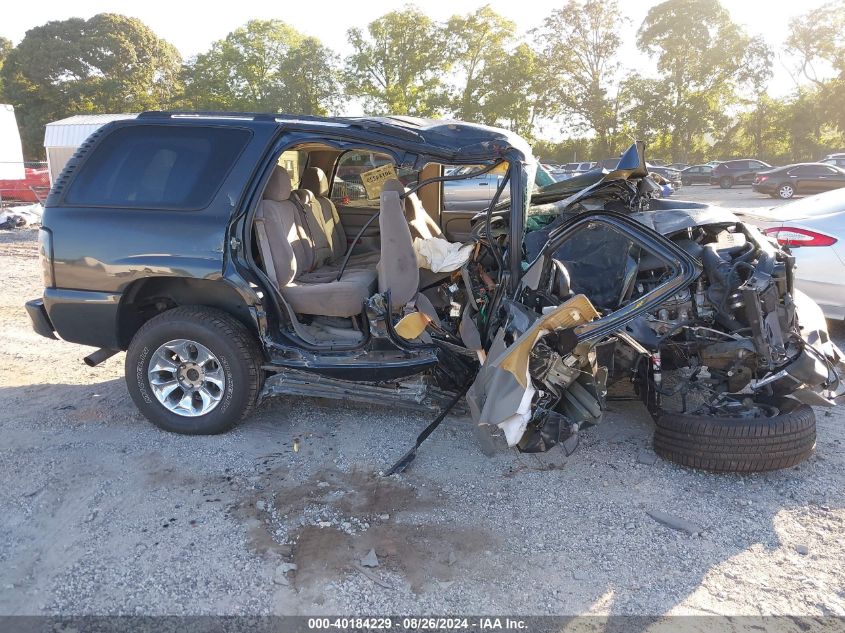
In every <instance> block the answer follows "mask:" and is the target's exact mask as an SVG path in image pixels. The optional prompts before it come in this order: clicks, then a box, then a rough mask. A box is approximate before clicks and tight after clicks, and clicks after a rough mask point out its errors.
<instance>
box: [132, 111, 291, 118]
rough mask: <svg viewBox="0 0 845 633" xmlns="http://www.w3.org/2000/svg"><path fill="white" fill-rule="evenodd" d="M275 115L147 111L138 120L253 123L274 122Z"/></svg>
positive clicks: (267, 113) (263, 113)
mask: <svg viewBox="0 0 845 633" xmlns="http://www.w3.org/2000/svg"><path fill="white" fill-rule="evenodd" d="M276 116H277V115H275V114H272V113H270V112H225V111H220V110H148V111H147V112H142V113H141V114H139V115H138V118H139V119H171V118H173V117H184V118H191V117H196V118H209V119H211V118H214V119H246V118H249V119H252V120H253V121H275V120H276Z"/></svg>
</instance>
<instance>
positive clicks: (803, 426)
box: [654, 398, 816, 473]
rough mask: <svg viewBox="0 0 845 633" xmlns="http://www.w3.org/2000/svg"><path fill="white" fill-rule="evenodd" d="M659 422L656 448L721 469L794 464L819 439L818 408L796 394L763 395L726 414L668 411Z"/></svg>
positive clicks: (682, 460) (690, 463)
mask: <svg viewBox="0 0 845 633" xmlns="http://www.w3.org/2000/svg"><path fill="white" fill-rule="evenodd" d="M655 422H656V424H657V427H656V429H655V431H654V452H655V453H657V454H658V455H660V456H661V457H663V458H665V459H668V460H669V461H673V462H676V463H678V464H681V465H683V466H689V467H691V468H700V469H703V470H710V471H715V472H735V473H751V472H761V471H766V470H777V469H779V468H788V467H790V466H794V465H795V464H798V463H800V462H802V461H804V460H805V459H807V457H809V456H810V454H811V453H812V452H813V447H814V446H815V443H816V416H815V414H814V413H813V410H812V409H811V408H810V407H809V406H807V405H806V404H802V403H800V402H798V401H796V400H792V399H790V398H775V399H771V400H766V401H762V400H761V401H758V402H755V404H754V405H753V406H752V407H751V408H750V409H746V410H744V411H742V412H739V411H737V412H735V413H726V414H725V415H722V416H719V415H688V414H673V413H663V414H661V415H660V416H658V417H657V419H656V420H655Z"/></svg>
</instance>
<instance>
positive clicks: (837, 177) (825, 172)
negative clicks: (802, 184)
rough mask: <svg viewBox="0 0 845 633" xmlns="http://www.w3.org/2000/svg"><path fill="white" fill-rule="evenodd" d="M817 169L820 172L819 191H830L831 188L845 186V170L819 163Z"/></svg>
mask: <svg viewBox="0 0 845 633" xmlns="http://www.w3.org/2000/svg"><path fill="white" fill-rule="evenodd" d="M816 169H817V170H818V172H819V180H818V186H817V191H819V192H822V191H830V190H831V189H839V188H840V187H845V171H843V170H841V169H834V168H833V167H828V166H827V165H818V166H816Z"/></svg>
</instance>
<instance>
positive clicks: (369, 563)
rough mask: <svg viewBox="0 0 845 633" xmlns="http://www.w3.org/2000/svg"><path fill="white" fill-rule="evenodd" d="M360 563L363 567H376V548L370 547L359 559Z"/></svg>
mask: <svg viewBox="0 0 845 633" xmlns="http://www.w3.org/2000/svg"><path fill="white" fill-rule="evenodd" d="M361 564H362V565H363V566H364V567H378V556H376V550H374V549H371V550H370V551H369V552H367V555H366V556H364V558H362V559H361Z"/></svg>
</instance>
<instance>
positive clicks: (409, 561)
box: [0, 187, 845, 615]
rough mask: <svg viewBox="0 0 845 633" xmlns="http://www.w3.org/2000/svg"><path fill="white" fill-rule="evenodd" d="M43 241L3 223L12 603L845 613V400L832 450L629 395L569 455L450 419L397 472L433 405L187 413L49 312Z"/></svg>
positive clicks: (99, 608)
mask: <svg viewBox="0 0 845 633" xmlns="http://www.w3.org/2000/svg"><path fill="white" fill-rule="evenodd" d="M699 191H700V192H701V193H698V192H699ZM684 194H685V195H684V196H683V197H685V198H689V197H693V195H695V196H696V197H706V196H714V197H716V196H718V197H720V198H721V199H722V201H723V202H727V203H728V204H730V197H735V198H736V199H737V200H741V201H745V200H747V199H751V198H757V196H756V195H755V194H752V193H751V192H750V190H748V189H738V190H734V191H733V192H723V191H720V190H717V189H712V190H711V189H710V188H709V187H692V188H688V191H684ZM760 200H762V201H763V202H765V206H768V205H770V204H772V202H773V201H771V200H770V199H767V198H760ZM35 240H36V232H35V231H33V230H18V231H13V232H8V231H4V232H0V263H2V270H4V271H6V281H5V283H4V285H3V289H2V293H0V342H1V344H0V405H2V406H0V433H2V437H3V440H2V443H0V477H1V478H2V481H3V482H4V484H5V485H4V486H2V489H0V614H44V613H61V614H104V613H124V614H133V613H139V614H164V613H166V614H187V613H191V614H199V613H201V614H265V613H285V614H318V613H342V614H354V613H358V614H387V613H394V614H395V613H401V612H414V613H447V612H451V613H458V612H460V613H494V614H523V615H529V614H538V615H539V614H649V615H657V614H666V613H672V614H714V613H716V614H748V615H757V614H796V615H797V614H806V615H831V614H837V615H845V568H843V565H842V560H843V541H845V486H843V483H845V456H843V449H845V430H843V421H845V414H843V412H842V411H835V412H826V411H822V410H819V411H817V415H818V424H819V428H818V445H817V450H816V453H815V455H814V456H813V457H812V458H811V459H810V460H809V461H807V462H806V463H804V464H802V465H800V466H799V467H796V468H793V469H791V470H787V471H782V472H775V473H771V474H765V475H755V476H725V475H711V474H706V473H701V472H695V471H692V470H687V469H684V468H681V467H678V466H674V465H672V464H669V463H667V462H664V461H661V460H659V459H655V456H654V454H653V453H651V451H650V438H651V422H650V420H649V418H648V416H647V415H646V414H645V412H644V410H643V409H642V408H641V407H640V406H635V405H634V404H631V403H624V402H617V403H612V406H611V411H610V413H609V414H608V415H607V416H606V419H605V422H604V423H603V424H602V425H601V426H599V427H596V428H593V429H591V430H589V431H587V432H585V433H583V437H582V441H581V447H580V448H579V449H578V451H577V452H576V453H575V454H574V455H572V456H570V457H569V458H565V457H564V456H563V455H562V453H561V452H560V451H559V450H558V451H554V452H552V453H551V454H550V455H548V456H547V457H545V458H543V459H537V458H534V457H529V456H520V455H518V454H516V453H515V452H510V451H504V452H500V453H499V454H498V455H496V456H494V457H493V458H487V457H484V456H483V455H482V453H481V451H480V450H479V448H478V446H477V443H476V440H475V437H474V435H473V433H472V430H471V428H470V426H469V424H468V423H467V422H466V421H464V420H459V419H450V420H449V421H448V423H447V424H446V425H445V426H444V427H441V428H440V429H439V430H438V431H437V432H436V433H435V434H434V435H433V436H432V438H431V440H430V441H429V442H428V443H427V444H426V445H424V447H423V448H422V449H421V451H420V454H419V457H418V459H417V461H416V462H415V463H414V464H413V466H412V467H411V469H410V470H409V471H408V472H407V473H406V474H404V475H402V476H400V477H396V478H391V479H389V480H387V479H382V478H379V477H378V475H377V473H378V471H379V470H380V469H383V468H385V467H386V466H387V465H388V464H389V463H391V462H392V461H393V460H394V459H395V458H397V457H398V456H399V455H401V454H402V453H403V452H404V451H405V450H406V449H407V448H408V446H409V443H410V442H411V440H412V438H413V437H414V436H415V435H416V433H417V432H419V430H420V429H421V428H422V427H423V426H425V424H426V423H427V418H426V417H425V416H420V415H415V414H397V413H396V412H395V411H391V410H390V409H387V408H382V407H380V406H379V404H378V403H376V402H374V403H373V404H372V406H369V407H367V406H355V405H346V404H343V403H334V402H328V401H315V400H307V399H294V398H277V399H274V400H271V401H268V402H266V403H265V404H263V405H262V406H261V407H260V409H259V410H258V412H257V414H256V415H255V416H254V417H252V418H251V419H249V420H248V421H246V422H245V423H244V424H243V425H241V426H240V427H239V428H237V429H236V430H235V431H234V432H232V433H229V434H227V435H224V436H218V437H181V436H176V435H169V434H167V433H164V432H162V431H159V430H157V429H156V428H155V427H153V426H152V425H150V424H149V423H147V422H146V421H145V420H144V419H142V418H141V417H140V415H139V414H138V413H137V412H136V410H135V408H134V407H133V405H132V403H131V401H130V399H129V396H128V394H127V391H126V388H125V386H124V383H123V379H122V371H123V366H122V363H123V354H120V355H118V356H116V357H114V358H112V359H110V360H109V361H107V362H106V363H105V364H104V365H102V366H100V367H98V368H96V369H89V368H87V367H86V366H84V365H83V364H82V362H81V358H82V356H83V355H84V354H85V353H87V351H88V350H86V349H83V348H80V347H77V346H74V345H70V344H67V343H63V342H54V341H48V340H46V339H42V338H40V337H38V336H37V335H36V334H34V333H33V332H32V331H31V329H30V327H29V324H28V322H27V318H26V315H25V312H24V310H23V308H22V304H23V302H24V300H26V299H29V298H32V297H36V296H38V295H39V293H40V275H39V272H38V267H37V260H36V242H35ZM834 332H835V335H836V337H837V338H838V339H839V340H840V341H842V340H843V339H844V338H845V328H842V327H839V326H837V327H836V328H835V330H834ZM294 446H297V447H298V449H299V450H298V451H295V449H294ZM653 512H662V513H664V514H666V515H668V516H667V517H663V519H664V521H668V522H669V523H673V522H675V523H677V522H678V520H680V523H677V524H676V525H675V527H676V528H678V527H681V528H685V529H674V528H672V527H667V525H665V524H663V523H660V522H658V521H657V520H655V519H654V518H653V517H652V516H651V514H650V513H653ZM370 549H374V550H375V552H376V554H377V557H378V566H376V567H362V566H361V565H360V560H361V559H362V557H364V556H365V555H366V554H367V553H368V552H369V550H370ZM289 563H290V564H294V565H296V568H295V569H292V568H291V567H290V565H289Z"/></svg>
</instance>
